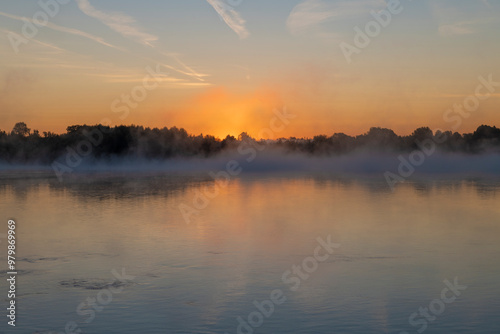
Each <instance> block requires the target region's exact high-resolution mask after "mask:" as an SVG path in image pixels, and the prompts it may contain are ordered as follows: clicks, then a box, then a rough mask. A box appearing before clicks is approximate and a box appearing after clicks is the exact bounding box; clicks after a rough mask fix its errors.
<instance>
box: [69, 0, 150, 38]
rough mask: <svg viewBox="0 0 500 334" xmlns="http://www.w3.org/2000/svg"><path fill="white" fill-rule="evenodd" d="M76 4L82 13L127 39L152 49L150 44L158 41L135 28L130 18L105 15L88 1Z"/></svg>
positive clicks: (84, 0)
mask: <svg viewBox="0 0 500 334" xmlns="http://www.w3.org/2000/svg"><path fill="white" fill-rule="evenodd" d="M76 3H77V4H78V8H80V10H81V11H82V12H83V13H85V14H86V15H88V16H90V17H93V18H95V19H97V20H99V21H101V22H102V23H104V24H105V25H107V26H108V27H109V28H111V29H112V30H114V31H116V32H118V33H120V34H121V35H123V36H125V37H127V38H130V39H132V40H134V41H136V42H139V43H141V44H144V45H147V46H150V47H153V44H152V43H153V42H155V41H156V40H158V37H157V36H154V35H151V34H148V33H146V32H143V31H141V29H140V28H138V27H137V26H135V23H136V21H135V19H134V18H133V17H131V16H128V15H125V14H121V13H105V12H103V11H100V10H98V9H96V8H95V7H93V6H92V5H91V4H90V2H89V1H88V0H76Z"/></svg>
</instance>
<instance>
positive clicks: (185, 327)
mask: <svg viewBox="0 0 500 334" xmlns="http://www.w3.org/2000/svg"><path fill="white" fill-rule="evenodd" d="M214 189H215V188H214V183H213V182H212V181H211V180H210V179H209V177H208V176H207V175H206V174H205V175H175V176H166V175H141V176H133V175H126V176H119V175H118V176H117V175H113V176H110V175H94V176H85V177H84V176H81V177H79V178H74V179H68V180H66V181H65V182H64V183H60V182H58V181H57V179H55V178H53V177H47V176H44V175H40V176H39V177H36V178H27V177H26V176H24V175H17V176H16V175H14V174H5V173H4V175H2V177H0V214H1V217H0V218H1V220H2V227H1V228H0V233H5V232H6V227H7V220H8V219H9V218H15V220H16V222H17V232H18V234H17V240H18V253H17V254H16V255H17V259H18V262H17V269H18V271H19V275H18V279H17V290H18V291H17V297H18V298H17V305H18V309H17V312H18V318H17V326H16V328H15V329H12V328H10V326H7V319H6V316H5V314H6V313H5V312H6V311H5V309H6V307H7V298H6V297H7V286H6V283H5V280H3V282H2V283H1V284H0V288H1V293H2V295H3V296H4V297H3V298H2V305H1V309H3V310H4V311H3V314H2V317H1V318H2V319H3V320H2V324H1V325H0V332H2V333H46V334H48V333H71V332H72V329H71V326H77V327H74V328H73V330H76V329H80V330H81V331H82V332H83V333H121V334H123V333H226V332H227V333H238V330H239V332H240V333H252V332H253V333H401V332H402V331H406V332H408V333H417V330H419V329H420V330H423V329H424V331H425V333H429V334H430V333H499V332H500V320H499V319H500V318H499V314H500V299H499V295H500V286H499V282H500V266H499V258H500V242H499V236H500V206H499V205H498V204H499V199H500V183H499V182H497V181H491V180H484V179H476V180H470V179H469V180H464V179H462V180H447V181H437V180H426V181H422V182H410V183H406V184H404V185H400V186H399V187H397V189H396V191H395V192H391V191H390V190H389V189H388V187H387V185H386V184H385V183H384V182H383V180H378V179H372V178H365V179H352V178H339V177H333V176H328V175H316V176H310V175H309V176H307V175H287V176H278V175H269V174H266V175H264V174H261V175H253V176H252V175H247V176H245V177H242V178H238V179H235V180H232V181H231V182H230V183H229V184H228V185H227V187H224V188H220V189H219V191H218V194H215V195H214V196H212V197H213V198H212V199H210V200H208V202H207V203H203V202H202V201H200V198H199V196H200V193H203V192H209V193H214ZM193 199H198V201H199V202H197V203H196V204H197V205H199V206H200V205H203V206H206V207H205V208H204V209H202V210H198V211H197V212H196V213H195V214H193V215H191V216H190V217H189V218H190V219H191V222H190V223H189V224H188V223H186V221H185V219H184V218H183V215H182V214H181V211H180V209H179V205H181V204H184V205H187V206H190V207H193V205H194V204H193ZM184 208H186V207H184ZM328 236H331V241H332V242H335V243H339V244H340V247H338V248H335V249H332V252H331V254H330V253H328V252H327V251H326V250H325V249H324V248H318V245H320V244H319V242H318V240H317V239H318V238H321V239H322V240H326V239H327V238H328ZM3 237H5V234H4V235H3ZM1 241H2V247H1V249H2V251H1V258H0V260H1V261H2V263H3V265H2V270H5V268H6V267H5V262H6V259H5V258H6V254H5V253H6V247H5V245H6V243H5V238H2V239H1ZM317 249H318V250H319V253H317V256H318V258H321V261H318V260H314V258H313V256H314V254H315V250H317ZM294 265H295V266H297V267H296V268H299V270H300V274H299V272H297V271H295V272H291V271H292V270H294V269H293V266H294ZM303 265H304V266H306V269H307V270H308V271H309V273H308V272H307V271H305V269H304V267H302V266H303ZM113 269H115V270H116V271H117V272H119V273H120V274H121V273H122V270H124V271H125V273H126V275H130V276H133V278H132V277H128V279H122V281H119V280H117V279H116V277H115V275H114V274H113V273H112V270H113ZM289 270H290V271H289ZM287 271H288V272H287ZM284 274H285V281H284V280H283V275H284ZM455 278H457V280H458V284H459V285H462V286H467V288H464V287H462V288H461V290H456V291H457V295H455V294H454V293H453V292H451V291H447V290H445V295H444V296H445V297H444V298H447V299H446V300H447V301H448V302H446V303H444V302H443V300H442V299H441V298H442V291H443V289H445V288H446V287H447V285H446V284H445V283H444V280H449V282H450V284H451V283H453V281H454V279H455ZM287 279H288V281H287ZM298 283H300V285H299V284H298ZM275 290H277V291H275ZM273 291H274V292H275V293H276V294H279V292H280V291H281V293H282V296H281V297H280V298H275V300H279V301H281V303H279V304H278V303H276V304H275V303H273V302H264V307H267V309H264V312H268V314H267V315H269V316H268V317H266V316H265V315H264V316H262V315H261V313H257V311H258V308H257V306H255V304H254V302H257V304H258V303H261V302H263V301H266V300H269V299H270V297H271V293H272V292H273ZM446 292H447V294H446ZM458 294H459V295H458ZM277 296H278V295H275V296H274V297H277ZM285 299H286V300H285ZM452 299H453V301H451V300H452ZM92 301H94V303H93V304H92ZM269 303H272V305H273V306H272V308H273V310H271V307H270V306H269V305H270V304H269ZM429 307H431V310H430V311H428V312H429V313H428V314H427V318H426V317H425V316H424V315H421V314H419V313H418V312H419V308H422V309H423V308H429ZM432 310H434V311H432ZM271 311H272V314H269V313H271ZM415 312H417V314H416V315H415V314H414V317H413V323H414V325H412V324H410V323H409V317H410V316H411V315H412V314H413V313H415ZM424 312H425V310H424ZM432 312H435V313H432ZM249 316H250V319H249ZM238 317H241V318H240V320H239V321H238V320H237V319H238ZM242 319H244V320H242ZM241 321H245V324H244V325H239V324H240V323H241ZM72 322H74V323H72ZM251 324H253V325H256V328H254V327H253V325H251ZM66 325H69V328H68V330H67V331H65V326H66ZM238 326H240V327H239V329H238ZM424 327H425V328H424Z"/></svg>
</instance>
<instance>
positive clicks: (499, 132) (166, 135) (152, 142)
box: [0, 122, 500, 164]
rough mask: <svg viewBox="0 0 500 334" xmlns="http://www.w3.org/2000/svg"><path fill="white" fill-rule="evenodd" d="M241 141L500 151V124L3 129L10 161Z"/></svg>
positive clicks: (152, 153) (0, 151) (162, 153)
mask: <svg viewBox="0 0 500 334" xmlns="http://www.w3.org/2000/svg"><path fill="white" fill-rule="evenodd" d="M241 145H255V146H256V147H259V148H261V147H268V148H279V149H281V150H282V151H284V152H289V153H305V154H309V155H317V156H328V155H341V154H347V153H351V152H359V151H364V152H366V151H368V152H410V151H413V150H418V149H422V147H425V145H427V146H426V147H433V149H436V150H439V151H442V152H456V153H468V154H477V153H484V152H491V151H493V152H500V129H498V128H496V127H494V126H487V125H481V126H479V127H478V128H477V129H476V131H474V132H473V133H466V134H460V133H457V132H451V131H447V132H440V131H437V132H435V133H434V132H433V131H432V130H431V129H429V128H428V127H422V128H418V129H416V130H415V131H414V132H413V133H412V134H411V135H408V136H398V135H397V134H395V133H394V131H392V130H390V129H384V128H378V127H377V128H375V127H374V128H371V129H370V130H369V131H368V132H367V133H365V134H362V135H359V136H354V137H353V136H348V135H346V134H343V133H336V134H334V135H331V136H327V135H318V136H315V137H314V138H295V137H291V138H281V139H277V140H258V141H257V140H254V139H252V138H251V137H250V136H248V135H247V134H246V133H242V134H241V135H240V136H239V137H238V138H235V137H233V136H227V137H226V138H225V139H219V138H215V137H214V136H210V135H205V136H204V135H198V136H194V135H190V134H188V133H187V132H186V130H184V129H179V128H176V127H172V128H166V127H165V128H162V129H158V128H153V129H151V128H145V127H143V126H136V125H131V126H116V127H109V126H104V125H92V126H88V125H73V126H69V127H68V128H67V131H66V133H64V134H55V133H52V132H43V134H40V133H39V131H37V130H34V131H31V129H30V128H28V126H27V125H26V124H25V123H23V122H20V123H17V124H16V125H15V126H14V128H13V129H12V131H10V132H6V131H1V130H0V161H1V162H7V163H22V164H24V163H37V164H50V163H52V162H53V161H55V160H56V159H58V158H60V157H62V156H67V155H68V154H73V155H74V154H77V155H79V156H82V157H86V158H87V159H94V160H106V159H113V158H132V159H155V160H162V159H169V158H174V157H196V156H200V157H209V156H213V155H216V154H218V153H221V152H223V151H230V150H237V149H238V148H239V147H240V146H241Z"/></svg>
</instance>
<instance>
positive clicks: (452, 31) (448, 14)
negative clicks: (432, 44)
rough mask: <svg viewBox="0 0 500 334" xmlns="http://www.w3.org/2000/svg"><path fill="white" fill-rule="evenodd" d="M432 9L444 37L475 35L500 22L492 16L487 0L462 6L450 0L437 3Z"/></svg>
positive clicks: (439, 30) (440, 32) (434, 3)
mask: <svg viewBox="0 0 500 334" xmlns="http://www.w3.org/2000/svg"><path fill="white" fill-rule="evenodd" d="M431 8H432V14H433V16H434V19H435V20H436V22H437V24H438V32H439V34H440V35H441V36H443V37H451V36H460V35H471V34H475V33H477V32H479V31H480V30H481V26H482V25H484V24H487V23H489V22H492V21H495V20H498V18H497V17H496V16H492V15H491V4H490V3H489V2H488V1H487V0H480V1H475V2H473V1H471V2H468V3H466V4H462V5H460V4H457V3H456V2H455V1H450V0H444V1H439V2H437V1H435V2H432V6H431Z"/></svg>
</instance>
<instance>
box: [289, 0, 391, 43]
mask: <svg viewBox="0 0 500 334" xmlns="http://www.w3.org/2000/svg"><path fill="white" fill-rule="evenodd" d="M384 6H386V3H385V2H384V1H383V0H350V1H339V2H336V3H327V2H325V1H322V0H305V1H303V2H301V3H299V4H298V5H297V6H295V7H294V8H293V10H292V12H291V13H290V15H289V16H288V19H287V21H286V25H287V28H288V31H290V33H292V34H294V35H297V34H300V33H302V32H304V31H306V30H309V29H314V28H316V27H317V26H318V25H319V24H321V23H323V22H325V21H331V20H344V19H353V18H357V17H362V16H364V15H367V14H369V13H370V11H371V10H374V9H379V8H383V7H384Z"/></svg>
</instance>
